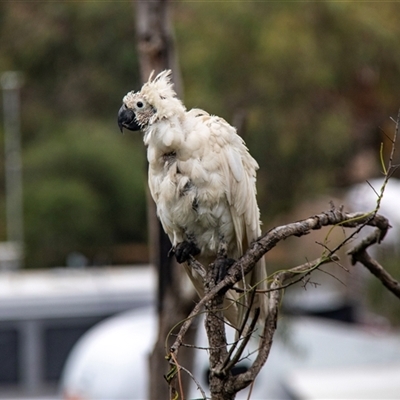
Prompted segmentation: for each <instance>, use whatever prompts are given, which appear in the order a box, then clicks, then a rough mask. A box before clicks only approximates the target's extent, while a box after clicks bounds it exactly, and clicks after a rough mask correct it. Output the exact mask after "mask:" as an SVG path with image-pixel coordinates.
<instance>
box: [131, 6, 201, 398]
mask: <svg viewBox="0 0 400 400" xmlns="http://www.w3.org/2000/svg"><path fill="white" fill-rule="evenodd" d="M135 5H136V32H137V45H138V50H139V61H140V69H141V78H142V82H145V81H147V79H148V78H149V75H150V73H151V72H152V71H153V70H154V71H155V73H156V74H157V73H158V72H160V71H162V70H164V69H167V68H169V69H172V73H173V81H174V85H175V90H176V92H177V93H178V95H180V96H181V94H182V87H181V79H180V73H179V67H178V62H177V57H176V52H175V47H174V39H173V33H172V25H171V21H170V15H169V13H170V10H169V2H168V1H167V0H158V1H143V2H142V1H139V2H135ZM147 197H148V201H147V205H148V226H149V245H150V259H151V262H152V264H153V265H154V266H155V267H156V268H157V272H158V277H159V285H158V315H159V325H158V328H159V331H158V335H157V342H156V344H155V346H154V349H153V352H152V354H151V356H150V359H149V378H150V379H149V396H148V398H149V399H150V400H163V399H168V398H170V395H169V389H168V385H167V383H166V381H165V379H164V375H165V374H166V373H167V372H168V369H169V368H168V363H167V361H166V359H165V356H166V350H165V339H166V337H167V336H168V334H169V332H170V331H171V329H172V328H173V327H174V326H175V325H176V324H177V323H178V322H180V321H182V320H183V319H185V318H186V316H187V315H188V313H189V312H190V310H191V308H192V305H193V298H192V297H191V298H190V299H188V298H184V297H183V293H185V292H186V293H187V289H186V290H180V289H181V287H182V281H183V280H184V278H183V277H182V276H181V275H182V273H183V269H182V267H180V266H179V265H177V263H176V262H175V259H174V258H172V257H168V252H169V250H170V248H171V244H170V241H169V239H168V237H167V235H166V234H165V233H164V232H163V230H162V227H161V224H160V222H159V221H158V219H157V217H156V208H155V204H154V202H153V200H152V199H151V197H150V195H149V194H148V196H147ZM195 333H196V330H195V329H193V330H192V332H191V334H190V336H191V337H186V340H187V341H194V338H195ZM185 353H186V354H185ZM192 361H193V350H189V349H188V350H187V351H186V352H183V353H182V356H181V357H180V362H181V363H182V365H184V366H185V367H186V368H188V369H189V370H190V369H191V367H192V365H191V364H192ZM183 383H184V388H185V387H187V384H188V379H184V382H183ZM172 386H173V385H172Z"/></svg>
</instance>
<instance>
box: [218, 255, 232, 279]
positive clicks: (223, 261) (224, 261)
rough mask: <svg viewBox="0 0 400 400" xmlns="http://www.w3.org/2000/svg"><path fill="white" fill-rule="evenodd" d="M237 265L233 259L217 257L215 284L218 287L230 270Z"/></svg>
mask: <svg viewBox="0 0 400 400" xmlns="http://www.w3.org/2000/svg"><path fill="white" fill-rule="evenodd" d="M234 263H235V260H234V259H233V258H227V257H217V259H216V260H215V261H214V270H215V284H216V285H218V283H220V282H221V281H222V280H223V279H224V278H225V276H226V274H227V273H228V271H229V268H230V267H231V266H232V265H233V264H234Z"/></svg>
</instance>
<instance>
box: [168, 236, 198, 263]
mask: <svg viewBox="0 0 400 400" xmlns="http://www.w3.org/2000/svg"><path fill="white" fill-rule="evenodd" d="M173 252H174V253H175V258H176V261H178V263H179V264H182V263H184V262H185V261H187V260H188V259H189V256H191V255H192V256H196V255H197V254H199V253H200V249H199V248H198V247H197V246H196V243H194V242H188V241H186V240H184V241H183V242H181V243H178V244H177V245H176V246H175V248H174V249H173Z"/></svg>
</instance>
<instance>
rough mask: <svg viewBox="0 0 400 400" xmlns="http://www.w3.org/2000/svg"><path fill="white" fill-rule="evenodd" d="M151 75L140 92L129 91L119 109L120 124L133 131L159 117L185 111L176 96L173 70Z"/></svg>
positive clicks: (144, 126)
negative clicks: (172, 75)
mask: <svg viewBox="0 0 400 400" xmlns="http://www.w3.org/2000/svg"><path fill="white" fill-rule="evenodd" d="M152 76H153V74H151V75H150V78H149V80H148V82H146V83H145V84H144V85H143V87H142V89H141V90H140V92H129V93H128V94H127V95H126V96H125V97H124V98H123V100H122V107H121V108H120V109H119V111H118V126H119V128H120V130H121V131H122V129H123V128H126V129H129V130H131V131H137V130H140V129H145V128H146V127H148V126H149V125H151V124H152V123H154V122H155V121H156V120H158V119H163V118H169V117H171V116H172V115H174V114H177V113H180V112H183V111H185V107H184V106H183V104H182V102H181V101H180V100H179V99H178V98H177V97H176V93H175V91H174V90H173V85H172V82H171V71H170V70H165V71H163V72H161V73H159V74H158V75H157V76H156V77H155V78H154V79H152Z"/></svg>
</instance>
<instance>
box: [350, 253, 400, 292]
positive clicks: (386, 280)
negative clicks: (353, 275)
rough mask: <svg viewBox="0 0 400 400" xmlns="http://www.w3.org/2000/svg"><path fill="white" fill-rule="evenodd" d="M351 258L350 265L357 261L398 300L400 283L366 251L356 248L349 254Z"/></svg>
mask: <svg viewBox="0 0 400 400" xmlns="http://www.w3.org/2000/svg"><path fill="white" fill-rule="evenodd" d="M349 254H350V255H351V256H352V263H353V264H355V263H356V262H357V261H358V262H360V263H361V264H362V265H364V266H365V267H366V268H367V269H368V270H369V271H370V272H371V273H372V274H374V275H375V276H376V277H377V278H378V279H379V280H380V281H381V282H382V284H383V285H384V286H385V287H386V288H387V289H389V290H390V291H391V292H392V293H393V294H394V295H395V296H397V297H398V298H400V283H399V282H398V281H397V280H396V279H394V278H393V277H392V276H391V275H390V274H389V272H387V271H386V270H385V269H384V268H383V267H382V266H381V265H380V264H379V263H378V262H377V261H376V260H374V259H373V258H371V257H370V255H369V254H368V253H367V251H366V250H365V249H364V248H363V247H360V246H358V248H356V249H353V250H352V251H350V252H349Z"/></svg>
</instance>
